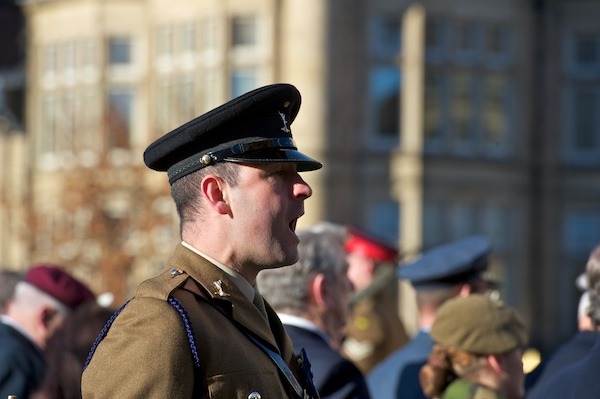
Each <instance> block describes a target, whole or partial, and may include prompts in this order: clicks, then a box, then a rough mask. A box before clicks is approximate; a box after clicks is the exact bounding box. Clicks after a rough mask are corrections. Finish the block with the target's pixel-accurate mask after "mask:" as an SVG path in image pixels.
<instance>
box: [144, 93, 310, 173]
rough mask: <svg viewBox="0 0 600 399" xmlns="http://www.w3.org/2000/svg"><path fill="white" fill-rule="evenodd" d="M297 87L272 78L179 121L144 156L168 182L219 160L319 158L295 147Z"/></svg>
mask: <svg viewBox="0 0 600 399" xmlns="http://www.w3.org/2000/svg"><path fill="white" fill-rule="evenodd" d="M300 102H301V97H300V92H298V90H297V89H296V88H295V87H294V86H292V85H290V84H283V83H281V84H274V85H269V86H265V87H261V88H258V89H255V90H253V91H250V92H248V93H246V94H243V95H241V96H239V97H236V98H234V99H233V100H231V101H229V102H227V103H225V104H223V105H221V106H219V107H217V108H215V109H213V110H211V111H209V112H207V113H205V114H203V115H200V116H198V117H197V118H195V119H192V120H191V121H189V122H187V123H185V124H184V125H182V126H179V127H178V128H176V129H175V130H173V131H171V132H169V133H167V134H165V135H164V136H162V137H161V138H159V139H158V140H156V141H155V142H153V143H152V144H150V145H149V146H148V148H147V149H146V151H145V152H144V162H145V163H146V165H147V166H148V167H149V168H151V169H154V170H157V171H161V172H164V171H166V172H167V174H168V177H169V183H171V184H173V182H174V181H176V180H177V179H179V178H181V177H183V176H185V175H187V174H189V173H192V172H194V171H196V170H199V169H201V168H203V167H205V166H208V165H211V164H214V163H217V162H223V161H226V162H247V163H266V162H295V163H297V164H298V171H309V170H315V169H319V168H320V167H321V166H322V165H321V163H320V162H318V161H316V160H314V159H312V158H310V157H308V156H306V155H304V154H302V153H301V152H299V151H298V149H297V147H296V144H295V143H294V140H293V139H292V131H291V124H292V122H293V121H294V119H295V118H296V115H297V114H298V111H299V110H300Z"/></svg>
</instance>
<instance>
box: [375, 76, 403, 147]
mask: <svg viewBox="0 0 600 399" xmlns="http://www.w3.org/2000/svg"><path fill="white" fill-rule="evenodd" d="M400 84H401V82H400V71H399V70H398V68H395V67H391V66H390V67H377V68H374V69H373V70H372V71H371V79H370V88H371V93H370V98H371V101H370V102H371V104H372V107H373V108H372V113H371V115H373V119H374V121H373V128H374V130H375V132H376V133H377V134H378V135H380V136H387V137H393V138H398V137H399V127H400V124H399V119H400Z"/></svg>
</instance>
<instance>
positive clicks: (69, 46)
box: [62, 42, 76, 75]
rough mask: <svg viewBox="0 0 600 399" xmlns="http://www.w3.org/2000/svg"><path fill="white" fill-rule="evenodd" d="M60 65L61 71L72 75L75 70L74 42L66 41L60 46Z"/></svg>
mask: <svg viewBox="0 0 600 399" xmlns="http://www.w3.org/2000/svg"><path fill="white" fill-rule="evenodd" d="M62 50H63V54H62V64H63V65H62V67H63V72H64V73H66V74H68V75H72V74H73V73H74V72H75V60H76V56H75V43H74V42H67V43H65V44H64V45H63V47H62Z"/></svg>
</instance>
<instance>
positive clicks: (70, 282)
mask: <svg viewBox="0 0 600 399" xmlns="http://www.w3.org/2000/svg"><path fill="white" fill-rule="evenodd" d="M94 300H95V296H94V294H93V293H92V291H90V289H89V288H88V287H87V286H86V285H85V284H83V283H82V282H80V281H79V280H77V279H75V278H74V277H73V276H72V275H70V274H69V273H67V272H66V271H65V270H64V269H63V268H61V267H59V266H56V265H50V264H40V265H33V266H32V267H30V268H29V269H28V270H27V272H26V273H25V275H24V276H23V280H22V281H19V282H18V283H17V285H16V287H15V293H14V295H13V299H12V300H11V301H9V303H8V306H7V308H6V312H5V314H4V315H2V316H0V398H6V397H7V396H8V395H16V396H17V398H18V399H26V398H28V397H29V395H30V394H31V392H32V391H33V390H35V389H37V388H38V387H39V386H40V384H41V382H42V379H43V377H44V375H45V373H46V369H47V363H46V355H45V351H46V347H47V344H48V340H49V339H50V337H51V336H52V334H53V333H54V332H55V331H56V330H57V329H59V328H60V327H61V325H62V323H63V322H64V320H65V318H66V317H68V315H69V314H70V313H71V312H72V311H74V310H75V309H76V308H77V307H78V306H80V305H81V304H83V303H85V302H87V301H94Z"/></svg>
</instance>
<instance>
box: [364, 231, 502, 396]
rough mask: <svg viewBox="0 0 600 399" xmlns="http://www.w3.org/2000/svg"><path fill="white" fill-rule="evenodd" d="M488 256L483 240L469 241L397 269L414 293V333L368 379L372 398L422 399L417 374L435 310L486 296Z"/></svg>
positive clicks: (428, 343)
mask: <svg viewBox="0 0 600 399" xmlns="http://www.w3.org/2000/svg"><path fill="white" fill-rule="evenodd" d="M490 250H491V247H490V242H489V241H488V239H487V238H485V237H483V236H471V237H467V238H464V239H461V240H457V241H453V242H450V243H446V244H443V245H440V246H437V247H435V248H432V249H431V250H429V251H427V252H426V253H425V254H424V255H423V256H421V257H420V258H418V259H416V260H414V261H411V262H410V263H408V264H406V265H404V266H401V267H400V268H399V269H398V276H399V277H400V278H405V279H408V280H410V282H411V284H412V286H413V287H414V288H415V291H416V300H417V308H418V310H419V332H418V333H417V335H415V336H414V337H413V339H412V340H411V341H410V342H409V343H408V344H407V345H405V346H404V347H403V348H401V349H399V350H397V351H396V352H394V353H393V354H391V355H390V356H388V358H387V359H385V360H384V361H383V362H381V363H380V364H379V365H378V366H376V367H375V368H374V369H373V371H372V372H371V373H370V374H369V376H368V377H367V383H368V385H369V390H370V393H371V396H372V397H374V398H377V399H396V398H400V397H401V398H410V399H418V398H424V396H423V392H422V390H421V386H420V385H419V379H418V374H419V370H420V369H421V366H422V365H423V364H424V363H425V362H426V360H427V356H428V355H429V353H430V352H431V349H432V348H433V340H432V339H431V336H430V335H429V330H430V329H431V325H432V324H433V321H434V320H435V317H436V313H437V310H438V309H439V307H440V306H441V305H442V304H443V303H444V302H445V301H447V300H448V299H451V298H454V297H457V296H468V295H471V294H476V293H484V292H487V291H488V288H489V286H488V284H487V282H486V281H485V279H484V277H483V273H484V271H485V270H486V268H487V265H488V256H489V253H490Z"/></svg>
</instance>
